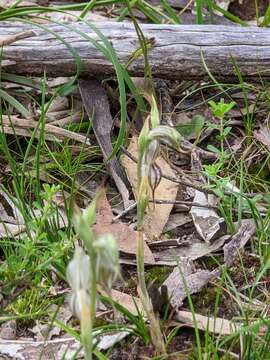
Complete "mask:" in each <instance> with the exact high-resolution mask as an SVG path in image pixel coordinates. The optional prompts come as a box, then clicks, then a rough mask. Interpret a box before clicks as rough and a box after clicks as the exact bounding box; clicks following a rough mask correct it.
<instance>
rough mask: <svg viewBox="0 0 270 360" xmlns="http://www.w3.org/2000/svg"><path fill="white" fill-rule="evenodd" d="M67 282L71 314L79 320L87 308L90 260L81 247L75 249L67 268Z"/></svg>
mask: <svg viewBox="0 0 270 360" xmlns="http://www.w3.org/2000/svg"><path fill="white" fill-rule="evenodd" d="M67 281H68V283H69V285H70V287H71V290H72V295H71V299H70V307H71V309H72V312H73V313H74V314H75V315H76V316H77V317H78V318H79V319H81V316H82V313H83V312H84V309H86V307H89V304H90V299H89V288H90V281H91V274H90V260H89V256H88V255H86V254H85V252H84V251H83V249H82V248H81V247H77V248H76V250H75V254H74V257H73V259H72V260H71V261H70V263H69V264H68V267H67Z"/></svg>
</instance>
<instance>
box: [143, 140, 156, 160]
mask: <svg viewBox="0 0 270 360" xmlns="http://www.w3.org/2000/svg"><path fill="white" fill-rule="evenodd" d="M158 152H159V142H158V141H157V140H153V141H151V142H150V144H149V146H148V147H147V149H146V150H145V153H144V157H143V160H142V162H143V163H145V164H149V165H151V164H153V163H154V162H155V160H156V158H157V156H158Z"/></svg>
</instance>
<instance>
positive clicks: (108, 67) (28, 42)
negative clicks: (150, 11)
mask: <svg viewBox="0 0 270 360" xmlns="http://www.w3.org/2000/svg"><path fill="white" fill-rule="evenodd" d="M43 26H45V25H43ZM95 26H96V27H97V28H98V29H99V30H100V31H101V32H102V33H103V35H104V36H106V38H107V39H108V40H109V42H110V43H111V45H112V46H113V48H114V50H115V52H116V54H117V56H118V59H119V60H120V62H121V63H122V64H124V65H125V64H127V63H128V61H129V60H130V56H131V55H132V54H133V53H134V52H135V51H136V50H138V48H139V42H138V38H137V34H136V32H135V30H134V27H133V25H132V24H130V23H116V22H102V23H96V24H95ZM141 29H142V31H143V33H144V36H145V38H146V40H148V41H149V42H150V43H151V44H152V45H150V48H149V50H148V53H149V63H150V65H151V67H152V72H153V76H155V77H161V78H167V79H191V78H202V77H204V76H205V75H206V74H207V72H206V69H205V67H204V65H203V62H202V58H203V59H204V61H205V63H206V64H207V67H208V68H209V70H210V71H211V73H212V74H213V75H214V76H216V77H218V78H219V79H220V78H222V79H229V78H232V77H234V76H235V69H234V66H233V64H232V59H234V61H235V63H237V65H238V67H239V69H240V71H241V73H242V76H244V77H245V78H251V79H258V78H260V77H268V78H269V77H270V29H268V28H265V29H262V28H257V27H239V26H221V25H218V26H215V25H209V26H208V25H204V26H200V25H164V24H163V25H153V24H142V25H141ZM29 30H34V32H35V36H32V37H28V38H25V39H22V40H19V41H17V42H15V43H13V44H11V45H7V46H4V47H3V54H2V59H3V60H5V62H3V63H4V64H6V66H5V70H7V71H11V72H13V73H18V74H31V75H41V74H43V72H44V71H46V73H47V74H48V75H57V76H60V75H72V74H74V72H75V70H76V63H75V61H74V54H72V52H71V50H70V49H68V48H67V46H66V45H65V44H64V43H63V41H65V42H67V43H68V44H70V46H71V47H72V48H73V49H74V50H75V51H76V52H77V53H78V55H79V56H80V58H81V60H82V63H83V70H82V72H83V73H84V74H91V75H102V76H104V75H110V74H113V73H114V68H113V66H112V64H111V62H110V61H109V60H108V59H106V58H105V57H104V55H103V54H102V53H101V51H100V50H98V49H97V48H96V47H95V45H93V44H92V43H91V42H90V41H89V39H86V38H85V37H83V36H82V33H84V34H86V35H87V36H89V37H90V38H91V39H94V40H96V41H97V42H98V44H100V45H102V44H103V43H102V40H101V39H100V38H99V36H98V35H97V34H96V33H95V32H94V31H93V30H91V28H90V27H89V26H88V25H86V24H84V23H79V22H77V23H72V24H68V25H67V24H66V25H59V24H49V25H46V29H44V28H43V29H42V28H40V27H38V25H30V24H25V23H18V22H16V23H15V22H1V23H0V37H4V36H10V35H14V34H17V33H21V32H24V31H29ZM103 45H104V44H103ZM128 69H129V72H130V74H131V75H134V76H142V75H143V73H144V61H143V58H142V56H139V57H137V58H136V59H135V60H134V59H133V61H132V62H131V63H130V64H129V66H128Z"/></svg>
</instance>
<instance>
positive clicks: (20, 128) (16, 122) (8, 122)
mask: <svg viewBox="0 0 270 360" xmlns="http://www.w3.org/2000/svg"><path fill="white" fill-rule="evenodd" d="M2 125H3V126H2V128H1V129H0V132H1V131H3V132H4V133H6V134H13V135H14V134H16V135H21V136H25V137H31V136H32V135H33V130H32V129H34V128H36V127H37V126H39V124H38V122H37V121H35V120H31V119H19V118H17V117H16V116H7V115H3V116H2ZM52 135H54V136H52ZM39 136H40V131H39V130H37V132H36V135H35V137H39ZM44 136H45V138H46V139H47V140H52V141H53V140H63V139H70V140H74V141H78V142H80V143H83V144H85V145H90V141H89V139H88V138H87V137H86V136H85V135H81V134H78V133H75V132H73V131H70V130H67V129H63V128H60V127H58V126H54V125H52V124H45V126H44Z"/></svg>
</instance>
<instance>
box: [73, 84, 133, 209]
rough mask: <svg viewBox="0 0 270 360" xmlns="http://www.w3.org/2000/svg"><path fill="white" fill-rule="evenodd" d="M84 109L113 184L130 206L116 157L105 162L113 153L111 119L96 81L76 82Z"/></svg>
mask: <svg viewBox="0 0 270 360" xmlns="http://www.w3.org/2000/svg"><path fill="white" fill-rule="evenodd" d="M78 86H79V90H80V93H81V97H82V101H83V105H84V108H85V110H86V112H87V114H88V116H89V119H92V124H93V130H94V133H95V136H96V139H97V142H98V144H99V146H100V148H101V151H102V154H103V156H104V161H105V162H106V164H107V168H108V171H109V173H110V174H111V175H112V177H113V179H114V181H115V184H116V186H117V188H118V190H119V192H120V194H121V196H122V198H123V201H124V206H125V208H126V207H128V206H129V205H130V201H129V192H128V189H127V187H128V186H129V183H128V180H127V178H126V176H125V173H124V171H123V169H122V166H121V164H120V163H119V161H118V160H117V158H116V157H114V158H112V159H111V160H109V161H108V162H107V159H108V157H109V156H110V155H111V153H112V151H113V147H112V142H111V131H112V127H113V119H112V116H111V112H110V106H109V101H108V98H107V94H106V92H105V90H104V88H103V87H102V86H101V84H100V82H99V81H98V80H96V79H93V78H90V79H80V80H79V81H78Z"/></svg>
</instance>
